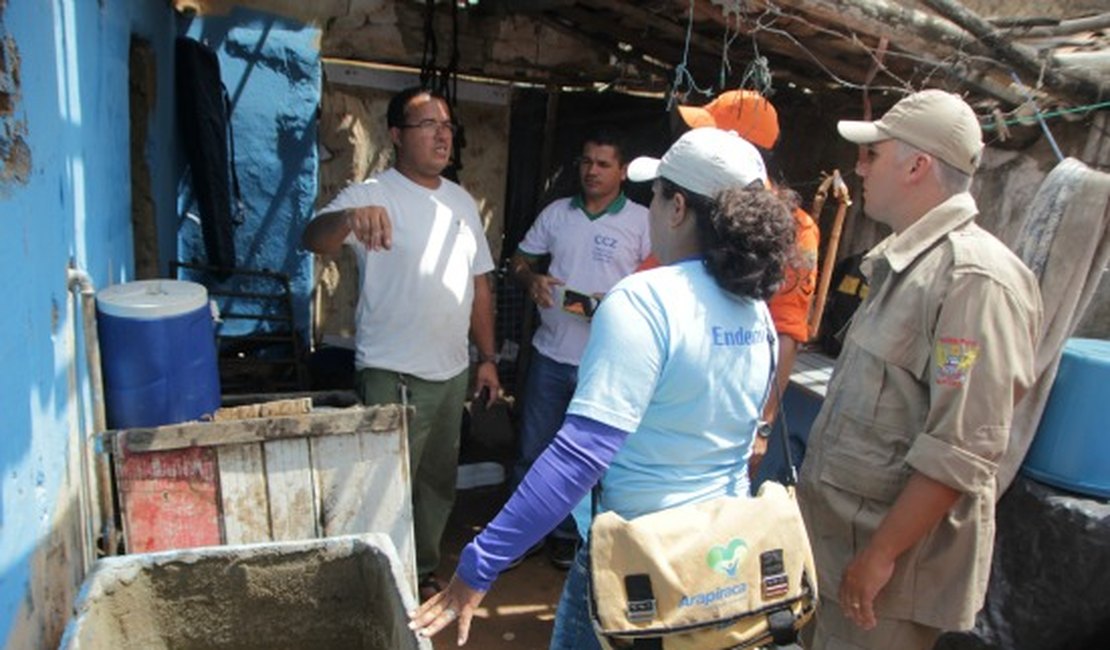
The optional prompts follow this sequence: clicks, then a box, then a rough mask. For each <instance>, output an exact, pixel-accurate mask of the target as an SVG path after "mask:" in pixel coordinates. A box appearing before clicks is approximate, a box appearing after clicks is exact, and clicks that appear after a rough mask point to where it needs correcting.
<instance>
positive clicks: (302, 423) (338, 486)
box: [107, 405, 416, 585]
mask: <svg viewBox="0 0 1110 650" xmlns="http://www.w3.org/2000/svg"><path fill="white" fill-rule="evenodd" d="M405 416H406V411H405V410H404V409H403V408H402V407H401V406H399V405H391V406H382V407H371V408H365V407H361V406H356V407H350V408H345V409H330V410H322V411H314V412H309V413H305V414H299V415H285V416H270V417H252V418H248V419H238V420H228V421H216V422H191V423H184V424H174V425H167V426H160V427H152V428H136V429H122V430H118V431H111V432H108V434H107V441H108V442H109V443H110V448H111V449H112V451H113V454H114V466H115V483H116V487H117V491H118V497H119V506H120V514H121V519H122V522H123V534H124V544H125V548H126V550H127V552H129V553H141V552H148V551H156V550H166V549H177V548H190V547H197V546H213V545H221V544H243V543H251V542H268V541H285V540H298V539H315V538H321V537H333V536H337V535H347V534H361V533H367V532H382V533H386V534H387V535H389V537H390V538H391V539H392V541H393V543H394V545H395V546H396V548H397V553H398V555H399V557H400V559H401V563H402V565H403V566H404V569H405V574H406V578H407V579H409V580H410V582H411V584H413V585H415V584H416V556H415V548H414V543H413V532H412V495H411V488H410V482H409V465H408V437H407V434H406V426H405V423H406V421H407V420H406V417H405Z"/></svg>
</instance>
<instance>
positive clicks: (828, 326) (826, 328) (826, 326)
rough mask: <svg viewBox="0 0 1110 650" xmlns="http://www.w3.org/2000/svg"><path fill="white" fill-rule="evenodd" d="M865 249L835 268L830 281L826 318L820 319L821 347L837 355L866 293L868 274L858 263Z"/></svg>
mask: <svg viewBox="0 0 1110 650" xmlns="http://www.w3.org/2000/svg"><path fill="white" fill-rule="evenodd" d="M862 261H863V253H857V254H855V255H852V256H849V257H845V258H844V259H842V260H840V261H839V262H837V264H836V267H835V268H833V274H832V278H831V279H830V281H829V295H828V299H827V300H826V301H825V314H824V316H822V318H823V319H824V320H822V322H821V336H820V343H821V348H822V349H823V350H824V351H825V353H826V354H829V355H832V356H834V357H835V356H837V355H838V354H840V348H841V347H842V346H843V344H844V334H845V331H846V330H847V327H848V324H849V323H851V322H852V315H853V314H855V313H856V308H858V307H859V305H860V303H861V302H863V299H864V298H866V297H867V291H868V285H867V278H865V277H864V276H863V273H862V272H861V271H860V268H859V265H860V262H862Z"/></svg>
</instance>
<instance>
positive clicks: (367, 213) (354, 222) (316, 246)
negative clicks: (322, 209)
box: [301, 205, 393, 255]
mask: <svg viewBox="0 0 1110 650" xmlns="http://www.w3.org/2000/svg"><path fill="white" fill-rule="evenodd" d="M352 232H353V233H354V234H355V237H356V238H357V239H358V240H359V241H360V242H362V243H363V244H365V245H366V248H368V249H370V250H372V251H377V250H389V249H390V247H392V246H393V225H392V224H391V223H390V221H389V213H387V212H386V210H385V208H383V207H381V206H377V205H370V206H366V207H361V208H351V209H349V210H340V211H338V212H327V213H325V214H321V215H320V216H318V217H316V218H315V219H313V220H312V221H310V222H308V226H306V227H305V229H304V234H302V235H301V246H303V247H304V248H306V249H307V250H310V251H312V252H314V253H319V254H321V255H335V254H336V253H338V252H339V250H340V249H341V248H342V247H343V240H345V239H346V238H347V235H349V234H351V233H352Z"/></svg>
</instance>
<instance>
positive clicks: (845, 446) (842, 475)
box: [820, 414, 911, 503]
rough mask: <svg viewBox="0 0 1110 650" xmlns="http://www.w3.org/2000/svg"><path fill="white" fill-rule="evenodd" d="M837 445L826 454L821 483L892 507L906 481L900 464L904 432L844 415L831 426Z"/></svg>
mask: <svg viewBox="0 0 1110 650" xmlns="http://www.w3.org/2000/svg"><path fill="white" fill-rule="evenodd" d="M832 426H833V427H835V428H836V429H838V431H836V432H835V433H836V444H835V445H832V446H830V447H829V448H827V449H826V451H825V456H824V462H823V463H822V465H821V474H820V477H821V481H822V482H824V483H828V484H829V485H832V486H834V487H837V488H839V489H841V490H844V491H845V492H850V493H852V494H855V495H858V496H861V497H864V498H866V499H871V500H874V501H878V502H880V503H893V502H894V499H895V498H896V497H897V496H898V494H899V493H900V492H901V491H902V488H903V486H905V484H906V481H907V480H908V479H909V475H910V472H911V470H910V467H909V466H908V465H906V464H905V462H903V459H904V458H905V452H906V450H907V447H908V440H906V437H905V432H903V431H900V430H896V429H892V428H888V427H884V426H882V425H879V424H877V423H875V422H868V421H864V420H861V419H857V418H853V417H851V416H847V415H843V414H841V415H839V416H837V417H836V421H835V423H833V425H832Z"/></svg>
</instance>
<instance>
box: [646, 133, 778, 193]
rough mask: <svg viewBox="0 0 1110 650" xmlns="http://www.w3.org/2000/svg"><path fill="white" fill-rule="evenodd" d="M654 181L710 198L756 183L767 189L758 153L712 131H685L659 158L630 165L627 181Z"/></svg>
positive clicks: (746, 144)
mask: <svg viewBox="0 0 1110 650" xmlns="http://www.w3.org/2000/svg"><path fill="white" fill-rule="evenodd" d="M656 178H665V179H667V180H669V181H671V182H672V183H674V184H676V185H678V186H679V187H682V188H684V189H687V190H689V191H691V192H694V193H695V194H700V195H702V196H706V197H710V198H712V197H714V196H716V195H717V193H718V192H721V191H722V190H725V189H728V188H730V187H747V186H748V185H750V184H751V183H752V182H754V181H757V180H758V181H762V182H763V185H764V186H767V185H768V183H767V167H766V165H764V164H763V158H762V157H761V156H760V155H759V150H758V149H756V148H755V146H753V145H752V143H750V142H748V141H747V140H745V139H743V138H741V137H740V136H738V135H736V133H734V132H732V131H722V130H721V129H717V128H713V127H702V128H698V129H692V130H690V131H687V132H686V133H684V134H683V135H682V137H681V138H679V139H678V140H676V141H675V143H674V144H672V145H671V148H670V149H667V152H666V153H664V154H663V157H662V158H649V157H647V156H641V157H639V158H637V159H635V160H633V161H632V162H631V163H629V165H628V180H630V181H636V182H642V181H651V180H655V179H656Z"/></svg>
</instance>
